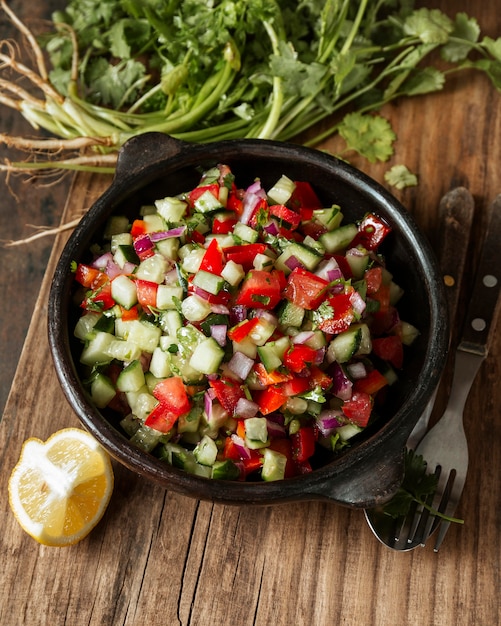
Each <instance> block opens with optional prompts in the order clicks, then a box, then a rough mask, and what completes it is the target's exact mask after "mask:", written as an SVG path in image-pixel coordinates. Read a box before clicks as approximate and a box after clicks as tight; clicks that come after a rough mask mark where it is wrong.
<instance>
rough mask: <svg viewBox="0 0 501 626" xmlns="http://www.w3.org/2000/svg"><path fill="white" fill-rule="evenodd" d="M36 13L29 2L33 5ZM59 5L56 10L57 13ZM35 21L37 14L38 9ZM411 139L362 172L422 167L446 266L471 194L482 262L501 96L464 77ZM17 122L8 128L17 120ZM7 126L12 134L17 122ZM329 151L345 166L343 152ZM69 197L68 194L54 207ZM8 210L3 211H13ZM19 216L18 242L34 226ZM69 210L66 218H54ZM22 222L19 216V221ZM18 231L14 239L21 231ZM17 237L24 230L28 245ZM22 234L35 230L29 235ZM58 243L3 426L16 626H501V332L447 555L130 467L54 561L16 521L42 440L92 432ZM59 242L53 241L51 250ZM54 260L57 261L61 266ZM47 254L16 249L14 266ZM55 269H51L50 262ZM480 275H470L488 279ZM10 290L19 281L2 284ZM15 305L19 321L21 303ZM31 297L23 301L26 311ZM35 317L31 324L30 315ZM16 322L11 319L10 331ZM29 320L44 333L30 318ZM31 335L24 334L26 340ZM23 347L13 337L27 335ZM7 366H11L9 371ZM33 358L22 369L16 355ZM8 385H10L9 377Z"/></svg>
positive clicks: (340, 516) (469, 421) (398, 113)
mask: <svg viewBox="0 0 501 626" xmlns="http://www.w3.org/2000/svg"><path fill="white" fill-rule="evenodd" d="M17 4H18V5H19V3H17ZM39 4H40V5H41V6H42V5H43V6H45V7H46V6H48V4H47V3H46V2H40V3H39ZM421 4H422V5H423V4H425V5H426V6H430V7H431V6H437V7H441V8H443V9H445V10H449V12H450V13H451V14H454V13H455V12H456V11H463V10H464V11H466V12H468V13H470V14H474V15H476V16H477V17H478V20H479V23H480V25H481V27H482V29H483V31H485V32H486V33H487V34H489V35H490V36H492V37H495V36H497V35H499V34H500V33H501V13H500V12H499V11H498V10H497V8H496V7H495V6H494V3H482V4H481V5H480V4H478V3H477V2H473V0H470V1H466V0H462V1H452V0H448V1H443V2H426V3H421ZM30 10H31V9H30ZM384 113H385V114H386V115H387V116H388V117H389V118H390V119H391V121H392V124H393V126H394V128H395V130H396V132H397V134H398V137H399V140H398V143H397V146H396V148H397V150H396V154H395V156H394V157H393V158H392V160H391V161H390V162H389V163H386V164H384V165H376V166H370V167H368V166H367V163H364V162H362V161H361V160H358V161H357V160H355V162H356V164H357V165H359V166H360V167H361V168H362V169H364V170H365V171H366V172H368V173H369V174H370V175H372V176H373V177H374V178H376V179H377V180H379V181H381V182H383V175H384V171H386V169H388V167H389V166H391V165H392V164H393V163H405V164H406V165H407V166H408V167H409V169H411V170H412V171H414V172H416V173H417V174H418V176H419V181H420V182H419V186H418V187H416V188H409V189H407V190H405V191H403V192H398V193H397V194H396V195H397V196H398V197H399V199H401V200H402V202H403V203H404V204H405V206H406V207H408V209H409V211H411V212H412V214H413V215H414V216H415V217H416V219H417V221H418V222H419V223H420V225H421V226H422V228H423V230H424V231H425V232H426V233H427V234H428V235H429V237H430V239H431V241H432V242H433V243H434V245H435V246H436V249H437V251H438V249H439V246H440V241H439V240H438V206H439V200H440V198H441V196H442V195H443V194H444V193H445V192H447V191H449V190H450V189H452V188H454V187H456V186H459V185H463V186H465V187H467V188H468V189H469V190H470V191H471V192H472V194H473V196H474V198H475V202H476V217H475V223H474V231H473V240H472V245H471V254H472V258H474V256H473V255H474V254H475V253H477V252H478V246H479V241H480V236H481V234H482V233H483V230H484V228H485V223H486V216H487V207H488V205H489V203H490V202H491V201H492V200H493V199H494V197H495V196H496V195H497V194H498V193H499V192H500V191H501V183H500V179H499V163H500V162H501V153H500V152H501V147H500V146H501V141H500V140H501V95H500V94H499V93H497V92H496V91H495V90H494V89H493V88H492V87H491V86H490V85H489V84H488V82H487V81H486V79H485V77H483V76H480V75H473V74H471V75H469V76H468V78H467V79H466V78H465V77H459V76H457V77H455V78H453V79H452V80H451V82H450V83H449V85H448V86H447V88H446V89H445V90H444V92H442V93H440V94H436V95H431V96H425V97H423V98H415V99H413V100H405V101H401V102H399V103H398V104H395V105H391V106H389V107H386V108H385V110H384ZM3 120H5V118H3ZM2 125H3V122H2ZM326 147H328V148H330V149H332V150H334V151H336V150H337V149H338V148H339V146H338V145H337V144H336V142H332V143H329V144H328V145H327V146H326ZM105 182H106V181H102V180H101V181H98V180H96V178H95V177H93V176H91V175H81V176H79V177H78V178H77V179H76V180H75V181H74V184H73V187H72V190H71V192H70V194H69V196H68V202H67V203H66V207H65V210H64V216H63V220H69V219H71V217H73V216H75V215H78V214H79V211H81V210H83V209H85V208H86V207H88V206H89V204H90V203H91V202H92V198H93V197H95V195H96V194H98V193H99V191H100V189H102V187H103V185H104V184H105ZM44 193H45V191H43V190H40V189H38V188H34V189H32V190H30V194H28V195H27V196H24V198H25V200H27V199H28V196H29V200H30V202H31V203H32V206H31V207H30V210H29V213H30V215H29V219H30V220H32V221H35V222H38V223H40V221H42V220H43V219H44V213H43V210H42V204H40V202H41V200H40V199H41V198H42V197H44ZM50 193H51V194H52V193H53V192H52V191H51V192H50ZM1 210H2V211H3V210H4V209H3V208H2V209H1ZM26 210H27V209H26V207H23V208H22V209H21V211H20V213H19V214H16V216H15V222H16V225H15V227H13V228H14V231H16V229H17V230H19V228H20V225H22V224H21V223H22V220H23V219H27V216H28V213H26V212H25V211H26ZM58 210H59V211H62V205H61V206H60V207H59V209H57V207H56V208H55V209H54V212H53V213H52V217H51V219H52V220H54V219H55V215H56V214H57V212H58ZM4 222H5V224H6V225H7V222H8V220H7V219H5V216H3V222H2V223H4ZM11 232H12V231H11ZM16 232H17V231H16ZM19 232H20V231H19ZM64 240H65V236H59V237H58V238H57V240H56V242H55V244H54V247H53V252H52V256H51V259H50V262H49V264H48V266H47V271H46V272H45V275H44V278H43V282H42V283H41V284H40V281H41V274H42V273H41V271H40V267H38V264H40V261H39V260H38V261H37V268H35V269H34V271H33V275H32V276H31V278H29V279H26V283H23V284H26V289H27V290H31V291H32V293H37V292H38V291H40V295H39V297H38V300H37V301H36V304H35V308H34V314H33V317H32V320H31V324H30V325H29V331H28V335H27V337H26V341H25V343H24V349H23V352H22V356H21V359H20V361H19V364H18V367H17V372H16V375H15V378H14V382H13V385H12V388H11V392H10V395H9V398H8V400H7V405H6V409H5V413H4V416H3V420H2V424H1V426H0V489H1V493H2V494H3V497H2V498H1V499H0V520H1V522H2V533H1V534H0V554H2V557H3V560H2V565H3V567H2V573H1V574H0V624H2V625H4V624H5V625H6V626H63V624H71V625H80V624H87V625H89V626H103V625H105V626H108V625H109V626H115V625H118V624H121V625H122V624H123V625H127V626H142V625H144V624H151V625H154V626H156V625H163V624H168V625H169V626H171V625H172V626H173V625H176V624H179V625H182V626H207V625H208V624H217V625H218V626H221V625H222V626H225V625H228V626H230V625H234V624H236V625H238V626H269V625H270V624H278V625H280V626H281V625H284V626H289V625H290V624H294V625H296V624H297V625H300V626H302V625H305V626H310V625H313V626H332V625H337V624H339V625H341V624H343V625H352V624H353V625H357V626H358V625H359V624H370V625H376V626H402V625H404V624H406V625H409V626H418V625H419V626H422V625H426V626H444V625H445V626H448V625H450V626H452V625H454V626H470V625H472V624H475V625H477V624H478V625H481V626H492V625H495V624H499V623H501V611H500V602H499V571H500V567H501V548H500V544H499V540H498V538H499V534H500V531H501V516H500V513H501V489H500V487H499V476H500V472H501V446H500V442H501V420H500V419H499V407H500V406H501V386H500V385H499V377H500V375H501V365H500V364H501V333H500V332H499V325H498V332H497V333H496V336H495V339H494V342H493V345H492V346H491V351H490V354H489V357H488V359H487V360H486V362H485V363H484V364H483V366H482V370H481V373H480V375H479V378H478V382H477V384H475V386H474V389H473V391H472V393H471V395H470V398H469V400H468V404H467V412H466V418H465V425H466V430H467V435H468V438H469V442H470V468H469V475H468V479H467V483H466V488H465V491H464V494H463V498H462V501H461V504H460V508H459V510H458V514H459V515H460V516H462V517H463V518H464V520H465V524H464V526H454V527H453V528H451V529H450V530H449V533H448V535H447V537H446V539H445V542H444V544H443V546H442V549H441V550H440V552H439V553H438V554H434V553H433V550H432V546H427V547H426V548H424V549H417V550H415V551H413V552H410V553H405V554H403V553H395V552H392V551H389V550H388V549H386V548H385V547H384V546H382V545H380V544H379V543H378V542H377V541H376V540H375V538H374V537H373V535H372V533H371V531H370V530H369V528H368V527H367V525H366V524H365V521H364V519H363V515H362V513H361V512H360V511H353V510H349V509H344V508H341V507H338V506H335V505H330V504H326V503H320V502H310V503H298V504H288V505H281V506H278V507H252V506H251V507H230V506H222V505H213V504H210V503H207V502H197V501H195V500H192V499H189V498H186V497H184V496H180V495H177V494H173V493H171V492H169V491H164V490H162V489H161V488H159V487H157V486H155V485H152V484H149V483H145V482H144V481H142V480H140V479H139V478H138V477H137V476H136V475H134V474H132V473H131V472H129V471H128V470H125V469H124V468H123V467H121V466H118V465H117V464H115V465H114V468H115V473H116V486H115V490H114V494H113V497H112V501H111V504H110V507H109V509H108V511H107V512H106V514H105V517H104V519H103V520H102V522H101V523H100V524H99V525H98V527H97V528H96V529H95V530H94V531H93V532H92V533H91V535H90V536H89V537H88V538H87V539H86V540H84V541H83V542H81V543H80V544H78V545H76V546H73V547H71V548H65V549H54V548H46V547H43V546H39V545H38V544H36V543H35V542H34V541H33V540H32V539H30V538H29V537H28V536H27V535H25V534H24V533H23V531H22V530H21V529H20V528H19V526H18V525H17V523H16V522H15V520H14V519H13V516H12V515H11V514H10V511H9V509H8V504H7V499H6V485H7V479H8V475H9V473H10V470H11V468H12V467H13V465H14V463H15V462H16V460H17V458H18V455H19V451H20V448H21V445H22V442H23V441H24V439H26V438H27V437H29V436H38V437H41V438H43V439H44V438H46V437H47V436H49V435H50V434H51V433H52V432H54V431H55V430H57V429H58V428H60V427H63V426H69V425H77V420H76V417H75V416H74V415H73V413H72V412H71V410H70V408H69V406H68V404H67V402H66V400H65V399H64V397H63V395H62V392H61V391H60V389H59V387H58V384H57V382H56V377H55V373H54V371H53V368H52V364H51V360H50V356H49V352H48V346H47V340H46V334H47V333H46V304H47V294H48V289H49V285H50V279H51V275H52V271H53V267H54V264H55V261H56V259H57V257H58V254H59V252H60V250H61V247H62V245H63V243H64ZM51 243H52V242H50V243H48V242H46V243H44V244H42V247H44V248H45V247H46V246H49V247H50V244H51ZM44 253H45V252H44ZM26 254H32V255H33V256H32V262H33V263H35V259H40V255H41V254H42V252H41V251H40V250H38V248H37V249H36V250H33V251H30V252H29V253H27V252H26V251H20V250H18V251H12V252H8V256H5V253H4V251H2V268H4V267H6V265H4V263H6V262H7V261H8V264H9V267H10V266H11V265H12V264H14V265H15V264H16V263H19V264H20V265H19V276H22V275H23V274H25V275H29V274H30V271H31V270H30V271H28V268H27V266H26V265H23V264H22V263H25V261H24V260H23V261H22V262H21V261H20V259H21V258H22V257H23V256H24V255H26ZM42 256H43V255H42ZM473 265H474V263H473V261H472V262H471V264H469V265H468V266H467V268H466V273H467V274H468V273H470V275H471V272H472V271H473ZM2 281H3V282H2V288H3V289H5V288H6V285H8V280H7V279H6V278H5V277H3V278H2ZM9 289H10V291H8V292H5V291H3V292H2V293H3V294H4V293H8V299H9V300H10V301H9V302H7V303H6V307H7V311H9V312H10V313H9V317H10V316H14V317H16V316H15V313H16V306H17V304H18V303H17V304H16V302H15V298H16V296H17V297H18V294H19V292H18V291H13V290H12V288H11V287H9ZM18 300H19V297H18ZM21 311H22V312H21V313H20V314H19V315H18V316H17V318H18V320H19V319H20V318H22V317H23V316H26V315H28V314H29V304H23V305H22V308H21ZM4 320H6V316H5V311H4V313H3V314H2V324H4V323H5V322H4ZM25 320H26V318H25ZM18 326H19V327H18ZM18 326H16V325H15V324H11V325H10V326H9V327H8V328H9V330H8V331H5V330H4V331H2V345H3V346H5V344H4V341H6V340H8V341H9V343H8V347H4V348H3V349H4V350H5V351H4V355H7V356H8V354H9V353H12V354H13V355H14V354H15V349H14V347H15V346H16V347H17V348H18V349H20V346H21V345H22V343H23V340H24V330H23V329H24V326H23V323H22V321H21V322H19V324H18ZM10 335H12V337H11V336H10ZM7 356H4V357H2V358H4V359H5V358H7ZM13 358H17V357H15V356H14V357H13ZM2 380H5V378H4V379H2Z"/></svg>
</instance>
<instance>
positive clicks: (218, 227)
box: [212, 218, 238, 235]
mask: <svg viewBox="0 0 501 626" xmlns="http://www.w3.org/2000/svg"><path fill="white" fill-rule="evenodd" d="M237 222H238V220H236V219H233V218H226V219H224V220H219V219H214V221H213V222H212V232H213V233H214V234H215V235H227V234H228V233H231V232H232V231H233V228H234V227H235V225H236V224H237Z"/></svg>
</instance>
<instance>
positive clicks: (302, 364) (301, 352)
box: [283, 344, 317, 374]
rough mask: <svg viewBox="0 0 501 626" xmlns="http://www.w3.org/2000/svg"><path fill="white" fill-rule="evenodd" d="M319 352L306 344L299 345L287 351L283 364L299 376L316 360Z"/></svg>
mask: <svg viewBox="0 0 501 626" xmlns="http://www.w3.org/2000/svg"><path fill="white" fill-rule="evenodd" d="M316 356H317V351H316V350H315V349H314V348H311V347H310V346H307V345H306V344H297V345H295V346H292V347H291V348H290V349H289V350H287V351H286V353H285V355H284V360H283V363H284V365H285V367H286V368H287V369H288V370H290V371H291V372H294V373H296V374H298V373H299V372H302V371H303V370H304V369H305V368H306V367H308V366H309V365H311V363H313V362H314V361H315V359H316Z"/></svg>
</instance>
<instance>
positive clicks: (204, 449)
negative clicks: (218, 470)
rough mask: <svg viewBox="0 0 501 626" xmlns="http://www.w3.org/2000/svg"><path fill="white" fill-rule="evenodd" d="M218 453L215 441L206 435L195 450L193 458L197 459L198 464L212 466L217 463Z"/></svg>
mask: <svg viewBox="0 0 501 626" xmlns="http://www.w3.org/2000/svg"><path fill="white" fill-rule="evenodd" d="M217 452H218V450H217V445H216V442H215V441H214V439H211V438H210V437H209V436H208V435H205V436H204V437H202V439H201V440H200V443H199V444H198V445H197V446H196V447H195V449H194V450H193V456H194V457H195V459H196V461H197V463H200V464H201V465H209V466H212V465H214V463H215V461H216V457H217Z"/></svg>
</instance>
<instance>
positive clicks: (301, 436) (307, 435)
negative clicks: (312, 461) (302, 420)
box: [290, 426, 315, 463]
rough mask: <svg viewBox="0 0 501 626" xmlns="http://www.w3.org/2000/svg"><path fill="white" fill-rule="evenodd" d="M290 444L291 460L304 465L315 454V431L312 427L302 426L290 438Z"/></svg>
mask: <svg viewBox="0 0 501 626" xmlns="http://www.w3.org/2000/svg"><path fill="white" fill-rule="evenodd" d="M290 439H291V442H292V458H293V459H294V460H295V461H297V462H298V463H304V462H305V461H307V460H308V459H309V458H310V457H312V456H313V454H314V453H315V430H314V429H313V426H302V427H301V428H300V429H299V430H298V431H297V432H296V433H294V434H292V435H291V436H290Z"/></svg>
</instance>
